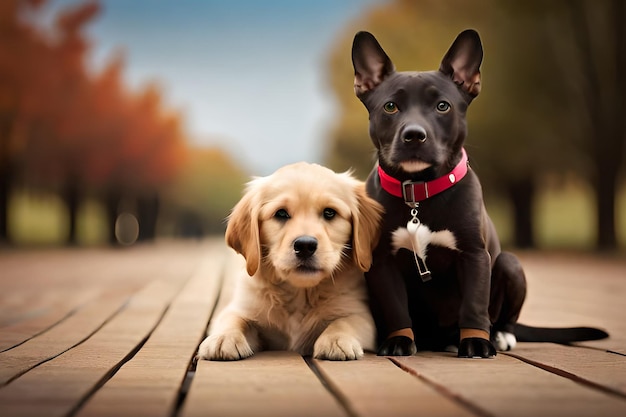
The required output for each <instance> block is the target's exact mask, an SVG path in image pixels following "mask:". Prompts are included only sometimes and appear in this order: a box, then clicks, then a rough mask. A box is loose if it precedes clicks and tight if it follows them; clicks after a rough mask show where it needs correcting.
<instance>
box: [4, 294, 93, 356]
mask: <svg viewBox="0 0 626 417" xmlns="http://www.w3.org/2000/svg"><path fill="white" fill-rule="evenodd" d="M93 292H94V291H91V292H84V291H80V292H79V294H76V293H74V294H72V301H74V302H69V301H68V300H63V301H61V302H56V303H53V304H52V305H51V306H50V307H48V308H41V309H39V310H31V317H28V318H27V317H22V320H19V321H17V322H14V323H12V324H8V325H6V326H4V327H2V328H0V352H4V351H6V350H9V349H13V348H15V347H16V346H19V345H20V344H22V343H25V342H26V341H28V340H30V339H32V338H33V337H35V336H38V335H40V334H42V333H44V332H46V331H48V330H50V329H51V328H52V327H54V326H56V325H57V324H59V323H61V322H63V321H64V320H66V319H67V318H68V317H70V316H72V315H74V314H75V313H76V312H77V311H78V310H79V309H80V308H82V307H84V306H85V305H86V304H87V303H88V302H89V301H91V299H92V298H94V294H93Z"/></svg>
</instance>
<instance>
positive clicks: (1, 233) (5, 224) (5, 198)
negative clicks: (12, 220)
mask: <svg viewBox="0 0 626 417" xmlns="http://www.w3.org/2000/svg"><path fill="white" fill-rule="evenodd" d="M0 171H1V172H0V244H2V243H9V195H10V193H11V175H10V172H9V170H8V169H6V168H5V167H2V168H0Z"/></svg>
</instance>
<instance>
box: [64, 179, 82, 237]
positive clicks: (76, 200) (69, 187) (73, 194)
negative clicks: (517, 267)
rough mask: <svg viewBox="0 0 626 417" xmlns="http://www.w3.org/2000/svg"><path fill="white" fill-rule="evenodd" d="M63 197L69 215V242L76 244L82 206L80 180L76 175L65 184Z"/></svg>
mask: <svg viewBox="0 0 626 417" xmlns="http://www.w3.org/2000/svg"><path fill="white" fill-rule="evenodd" d="M63 199H64V200H65V204H66V206H67V213H68V216H69V218H68V220H69V225H68V226H69V227H68V228H69V230H68V235H67V244H68V245H70V246H75V245H76V244H78V239H77V233H76V232H77V229H76V223H77V219H78V208H79V206H80V190H79V187H78V181H77V180H76V179H75V178H74V177H72V178H70V179H69V180H68V181H67V183H66V184H65V189H64V190H63Z"/></svg>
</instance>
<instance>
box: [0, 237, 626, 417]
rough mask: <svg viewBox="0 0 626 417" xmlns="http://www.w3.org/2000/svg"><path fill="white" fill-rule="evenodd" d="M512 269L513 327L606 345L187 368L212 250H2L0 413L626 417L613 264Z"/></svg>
mask: <svg viewBox="0 0 626 417" xmlns="http://www.w3.org/2000/svg"><path fill="white" fill-rule="evenodd" d="M521 258H522V261H523V263H524V265H525V269H526V271H527V275H528V280H529V294H528V299H527V304H526V306H525V308H524V310H523V313H522V319H521V321H522V322H524V323H526V324H533V325H547V326H566V325H591V326H599V327H602V328H604V329H606V330H607V331H609V333H610V334H611V337H610V338H609V339H607V340H604V341H598V342H588V343H583V344H580V345H577V346H562V345H553V344H524V343H523V344H520V345H518V347H517V349H515V350H514V351H513V352H512V353H507V354H499V355H498V356H497V357H496V358H495V359H491V360H472V359H458V358H456V357H454V355H451V354H444V353H429V352H420V353H419V354H417V355H416V356H413V357H403V358H386V357H377V356H375V355H373V354H371V353H370V354H367V355H366V357H365V358H364V359H363V360H359V361H353V362H328V361H318V360H314V359H311V358H308V357H305V358H303V357H301V356H299V355H296V354H293V353H289V352H262V353H260V354H257V355H255V356H253V357H252V358H250V359H246V360H243V361H238V362H209V361H200V362H199V363H197V364H195V363H194V361H193V357H194V353H195V351H196V349H197V347H198V344H199V343H200V341H201V340H202V338H203V337H204V333H205V331H206V327H207V323H208V321H209V319H210V317H211V316H212V315H213V314H214V313H215V311H217V310H218V309H219V308H220V306H222V305H223V304H224V302H225V300H226V299H227V298H228V294H229V289H230V285H229V283H230V282H231V281H230V278H231V277H232V275H233V272H234V271H236V270H237V268H240V266H241V265H240V264H241V262H240V259H239V258H238V257H236V256H235V255H234V253H233V252H232V251H231V250H229V249H227V248H226V246H225V245H224V244H223V243H222V241H221V240H209V241H203V242H159V243H157V244H155V245H147V246H138V247H133V248H128V249H117V250H116V249H74V250H37V251H23V252H21V251H11V250H8V251H4V252H0V416H2V417H10V416H38V417H42V416H150V417H155V416H181V417H189V416H272V417H279V416H289V417H297V416H321V417H331V416H349V417H354V416H372V417H387V416H389V417H390V416H481V417H487V416H626V262H624V261H618V260H615V259H604V260H602V259H598V258H594V257H590V256H586V255H580V256H571V255H567V256H566V255H558V254H549V255H546V254H538V253H522V254H521Z"/></svg>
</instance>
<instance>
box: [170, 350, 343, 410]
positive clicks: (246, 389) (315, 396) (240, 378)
mask: <svg viewBox="0 0 626 417" xmlns="http://www.w3.org/2000/svg"><path fill="white" fill-rule="evenodd" d="M181 411H182V412H181V413H180V414H179V415H180V416H181V417H193V416H221V417H229V416H232V417H241V416H256V417H265V416H268V417H281V416H285V417H304V416H310V417H319V416H324V417H333V416H346V415H347V412H346V410H344V409H343V408H342V407H341V405H340V404H339V402H338V401H337V400H336V399H335V398H334V397H333V396H332V395H331V394H330V393H329V392H328V391H327V390H326V389H325V388H324V387H323V386H322V384H321V383H320V381H319V380H318V378H317V377H316V376H315V375H314V373H313V372H312V371H311V369H310V368H309V367H308V365H307V364H306V363H305V361H304V359H303V358H302V357H301V356H300V355H298V354H296V353H293V352H284V351H281V352H260V353H257V354H255V355H254V356H252V357H250V358H248V359H244V360H241V361H231V362H216V361H204V360H203V361H199V362H198V368H197V371H196V376H195V378H194V381H193V384H192V385H191V388H190V391H189V394H188V395H187V399H186V401H185V403H184V405H183V408H182V410H181Z"/></svg>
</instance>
